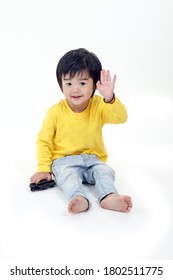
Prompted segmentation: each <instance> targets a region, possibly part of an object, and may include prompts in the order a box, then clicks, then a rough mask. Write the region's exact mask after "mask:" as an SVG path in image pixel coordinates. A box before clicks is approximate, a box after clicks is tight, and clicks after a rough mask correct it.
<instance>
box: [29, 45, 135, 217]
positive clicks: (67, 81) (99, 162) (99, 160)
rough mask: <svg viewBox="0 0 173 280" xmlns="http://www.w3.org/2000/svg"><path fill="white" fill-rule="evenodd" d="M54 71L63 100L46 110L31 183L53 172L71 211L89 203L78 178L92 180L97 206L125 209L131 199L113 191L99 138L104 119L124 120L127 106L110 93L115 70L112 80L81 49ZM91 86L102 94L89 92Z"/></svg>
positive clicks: (111, 173) (111, 175)
mask: <svg viewBox="0 0 173 280" xmlns="http://www.w3.org/2000/svg"><path fill="white" fill-rule="evenodd" d="M56 76H57V80H58V83H59V86H60V88H61V90H62V92H63V94H64V96H65V99H63V100H61V101H60V102H59V103H58V104H56V105H54V106H52V107H51V108H50V109H49V110H48V112H47V115H46V118H45V120H44V122H43V125H42V128H41V130H40V132H39V135H38V139H37V159H38V172H37V173H36V174H34V175H33V176H32V177H31V182H32V183H38V182H39V181H40V180H43V179H46V180H50V179H51V173H52V174H53V175H54V177H55V182H56V183H57V185H58V186H59V187H60V188H61V189H62V190H63V192H64V193H65V195H66V197H67V198H68V200H69V205H68V211H69V212H70V213H79V212H83V211H86V210H87V209H88V208H89V200H88V198H87V196H86V194H85V193H84V191H83V189H82V183H88V184H94V185H95V189H96V194H97V198H98V201H99V203H100V205H101V207H103V208H105V209H109V210H113V211H121V212H129V211H130V209H131V208H132V202H131V198H130V197H129V196H124V195H119V194H118V193H117V190H116V188H115V186H114V180H115V172H114V171H113V169H112V168H110V167H109V166H108V165H107V164H106V163H105V162H106V160H107V152H106V149H105V147H104V142H103V138H102V127H103V125H104V124H105V123H112V124H118V123H123V122H125V121H126V120H127V112H126V109H125V107H124V105H123V104H122V103H121V102H120V101H119V99H118V98H117V97H115V94H114V85H115V81H116V75H114V77H113V80H111V75H110V72H109V70H107V71H106V70H104V69H102V65H101V62H100V60H99V59H98V57H97V56H96V55H95V54H94V53H91V52H89V51H87V50H86V49H83V48H80V49H76V50H71V51H69V52H67V53H66V54H65V55H64V56H63V57H62V58H61V59H60V61H59V63H58V65H57V69H56ZM96 89H97V90H98V91H99V93H100V95H101V96H102V97H103V98H102V97H100V96H98V95H97V96H94V93H95V90H96Z"/></svg>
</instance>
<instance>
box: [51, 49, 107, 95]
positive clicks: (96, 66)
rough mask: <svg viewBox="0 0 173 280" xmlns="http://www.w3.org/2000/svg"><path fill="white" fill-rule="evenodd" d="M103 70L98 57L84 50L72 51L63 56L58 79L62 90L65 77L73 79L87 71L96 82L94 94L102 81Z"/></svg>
mask: <svg viewBox="0 0 173 280" xmlns="http://www.w3.org/2000/svg"><path fill="white" fill-rule="evenodd" d="M101 70H102V65H101V62H100V60H99V59H98V57H97V56H96V55H95V54H94V53H92V52H89V51H88V50H86V49H84V48H79V49H76V50H71V51H69V52H67V53H66V54H65V55H64V56H62V58H61V59H60V60H59V62H58V65H57V68H56V77H57V81H58V84H59V86H60V88H61V90H62V76H63V75H66V74H69V75H70V78H73V77H74V76H75V74H76V73H78V74H81V73H83V72H84V71H87V72H88V74H89V77H91V78H92V79H93V81H94V91H93V94H94V92H95V89H96V83H97V82H98V81H99V80H100V71H101Z"/></svg>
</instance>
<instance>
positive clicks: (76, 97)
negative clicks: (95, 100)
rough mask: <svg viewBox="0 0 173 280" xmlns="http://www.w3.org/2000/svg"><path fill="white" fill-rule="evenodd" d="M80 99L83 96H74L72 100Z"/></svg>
mask: <svg viewBox="0 0 173 280" xmlns="http://www.w3.org/2000/svg"><path fill="white" fill-rule="evenodd" d="M80 97H82V96H81V95H77V96H72V98H75V99H78V98H80Z"/></svg>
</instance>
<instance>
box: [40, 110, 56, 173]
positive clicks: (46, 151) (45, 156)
mask: <svg viewBox="0 0 173 280" xmlns="http://www.w3.org/2000/svg"><path fill="white" fill-rule="evenodd" d="M55 130H56V125H55V120H54V118H53V117H52V115H51V112H50V111H48V112H47V115H46V118H45V119H44V121H43V124H42V127H41V130H40V132H39V134H38V138H37V160H38V165H37V166H38V169H37V171H38V172H46V173H50V172H51V165H52V153H53V137H54V134H55Z"/></svg>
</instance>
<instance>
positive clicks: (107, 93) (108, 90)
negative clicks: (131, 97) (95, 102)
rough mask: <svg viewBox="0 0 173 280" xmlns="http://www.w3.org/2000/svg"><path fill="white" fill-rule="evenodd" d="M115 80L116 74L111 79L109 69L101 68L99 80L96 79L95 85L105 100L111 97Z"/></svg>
mask: <svg viewBox="0 0 173 280" xmlns="http://www.w3.org/2000/svg"><path fill="white" fill-rule="evenodd" d="M115 82H116V75H114V77H113V80H112V81H111V74H110V71H109V70H104V69H102V71H101V75H100V81H98V82H97V84H96V85H97V89H98V91H99V93H100V94H101V95H102V96H103V97H104V98H105V100H106V101H109V100H111V99H112V97H113V93H114V86H115Z"/></svg>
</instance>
